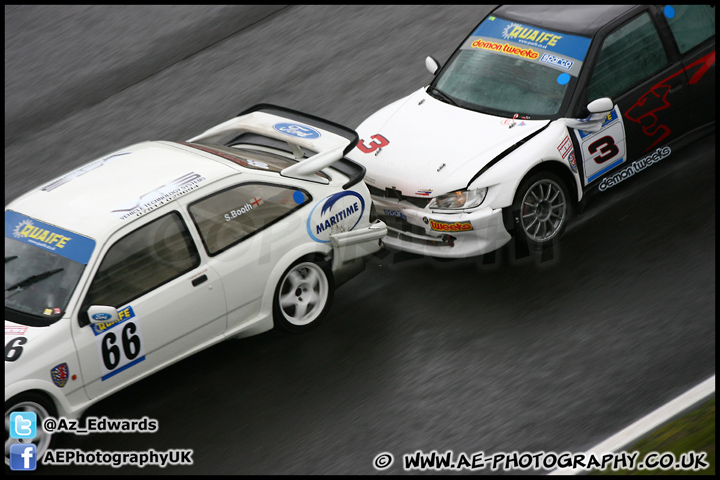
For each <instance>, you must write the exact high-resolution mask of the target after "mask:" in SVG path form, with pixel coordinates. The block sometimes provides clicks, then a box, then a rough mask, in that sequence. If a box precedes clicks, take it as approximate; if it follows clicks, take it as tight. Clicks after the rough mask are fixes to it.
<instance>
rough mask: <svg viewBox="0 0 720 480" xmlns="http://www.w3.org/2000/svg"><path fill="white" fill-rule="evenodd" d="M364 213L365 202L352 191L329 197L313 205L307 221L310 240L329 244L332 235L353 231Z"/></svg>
mask: <svg viewBox="0 0 720 480" xmlns="http://www.w3.org/2000/svg"><path fill="white" fill-rule="evenodd" d="M364 213H365V200H364V199H363V197H362V195H360V194H359V193H357V192H353V191H344V192H338V193H334V194H332V195H329V196H327V197H325V198H323V199H322V200H320V201H319V202H318V203H316V204H315V206H314V207H313V209H312V211H311V212H310V216H309V217H308V220H307V232H308V235H310V238H312V239H313V240H315V241H316V242H320V243H329V242H330V235H331V234H333V233H340V232H348V231H351V230H352V229H354V228H355V227H356V226H357V224H358V223H360V219H361V218H362V216H363V214H364Z"/></svg>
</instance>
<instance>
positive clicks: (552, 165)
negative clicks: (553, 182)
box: [503, 159, 581, 232]
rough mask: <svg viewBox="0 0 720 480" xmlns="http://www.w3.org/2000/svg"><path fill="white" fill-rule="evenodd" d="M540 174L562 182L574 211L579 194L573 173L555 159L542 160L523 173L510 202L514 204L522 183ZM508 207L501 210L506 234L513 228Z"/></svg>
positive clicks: (578, 200)
mask: <svg viewBox="0 0 720 480" xmlns="http://www.w3.org/2000/svg"><path fill="white" fill-rule="evenodd" d="M542 172H549V173H553V174H555V175H557V177H558V178H559V179H560V181H562V182H563V185H564V186H565V188H566V189H567V191H568V193H569V194H570V200H571V201H572V202H573V207H574V209H575V210H576V209H577V206H578V204H579V202H580V200H581V198H580V194H579V190H578V189H579V186H578V183H577V180H576V178H575V177H574V176H573V173H572V172H571V171H570V169H569V168H568V167H567V166H566V165H565V164H564V163H562V162H560V161H558V160H555V159H547V160H543V161H541V162H539V163H537V164H536V165H534V166H533V167H532V168H530V169H529V170H528V171H527V172H525V175H523V176H522V177H520V179H519V181H518V182H517V185H515V189H514V190H513V197H512V198H513V200H511V202H514V199H515V196H516V195H517V191H518V189H519V188H520V187H521V186H522V184H523V182H525V180H526V179H527V178H530V177H532V176H533V175H535V174H537V173H542ZM511 206H512V203H511V205H509V206H508V207H506V208H503V223H504V224H505V229H506V230H507V231H508V232H512V231H513V229H514V228H515V227H514V222H513V218H512V215H511V212H510V207H511Z"/></svg>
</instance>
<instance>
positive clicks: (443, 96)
mask: <svg viewBox="0 0 720 480" xmlns="http://www.w3.org/2000/svg"><path fill="white" fill-rule="evenodd" d="M428 93H429V94H430V95H431V96H433V97H435V98H437V99H438V100H444V101H445V102H446V103H449V104H450V105H455V106H456V107H457V106H458V104H457V102H456V101H455V100H453V99H452V98H450V97H449V96H448V95H447V94H446V93H443V92H441V91H440V90H438V89H437V88H435V87H430V88H429V89H428Z"/></svg>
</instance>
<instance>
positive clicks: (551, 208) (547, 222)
mask: <svg viewBox="0 0 720 480" xmlns="http://www.w3.org/2000/svg"><path fill="white" fill-rule="evenodd" d="M572 212H573V204H572V201H571V199H570V195H569V194H568V190H567V187H565V184H564V183H563V181H562V180H560V178H559V177H558V176H557V175H555V174H553V173H551V172H540V173H537V174H535V175H532V176H531V177H529V178H527V179H526V180H524V181H523V182H522V183H521V184H520V188H518V190H517V192H516V193H515V200H514V202H513V205H512V207H511V211H510V213H511V217H512V223H513V226H512V229H513V236H514V237H515V239H516V241H518V242H521V243H523V244H526V245H527V247H528V248H529V250H531V251H542V250H543V249H545V248H548V247H550V246H552V245H553V243H554V242H555V241H557V240H558V239H559V238H560V236H561V235H562V233H563V232H564V231H565V227H567V224H568V221H569V220H570V217H571V215H572Z"/></svg>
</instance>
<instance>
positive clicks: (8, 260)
mask: <svg viewBox="0 0 720 480" xmlns="http://www.w3.org/2000/svg"><path fill="white" fill-rule="evenodd" d="M16 258H18V256H17V255H12V256H10V257H5V263H8V262H12V261H13V260H15V259H16Z"/></svg>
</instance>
